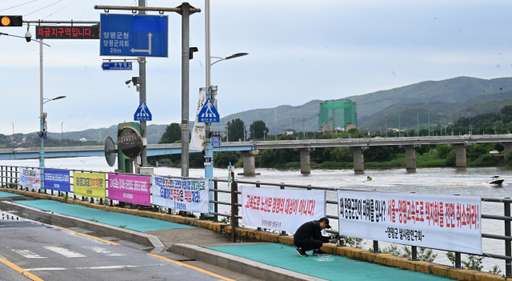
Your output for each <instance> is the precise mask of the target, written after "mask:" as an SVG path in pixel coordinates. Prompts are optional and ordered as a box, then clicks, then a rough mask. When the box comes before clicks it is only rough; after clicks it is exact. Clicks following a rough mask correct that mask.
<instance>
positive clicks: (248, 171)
mask: <svg viewBox="0 0 512 281" xmlns="http://www.w3.org/2000/svg"><path fill="white" fill-rule="evenodd" d="M238 153H239V154H240V156H242V159H243V165H244V172H243V173H239V175H244V176H255V175H259V174H260V173H256V162H255V161H254V156H255V155H259V154H260V152H259V150H252V151H239V152H238Z"/></svg>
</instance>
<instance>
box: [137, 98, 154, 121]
mask: <svg viewBox="0 0 512 281" xmlns="http://www.w3.org/2000/svg"><path fill="white" fill-rule="evenodd" d="M151 117H152V116H151V112H150V111H149V108H148V106H147V105H146V103H145V102H144V101H142V102H141V103H140V105H139V108H137V110H136V111H135V114H134V115H133V120H134V121H151Z"/></svg>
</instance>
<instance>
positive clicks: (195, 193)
mask: <svg viewBox="0 0 512 281" xmlns="http://www.w3.org/2000/svg"><path fill="white" fill-rule="evenodd" d="M152 178H153V186H152V188H151V189H152V191H153V192H152V193H153V195H152V198H153V204H155V205H159V206H163V207H167V208H170V209H175V210H181V211H188V212H199V213H208V203H209V196H208V193H209V192H208V182H209V180H208V179H189V180H182V179H174V178H167V177H160V176H152Z"/></svg>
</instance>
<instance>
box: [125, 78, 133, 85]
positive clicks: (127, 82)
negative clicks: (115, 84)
mask: <svg viewBox="0 0 512 281" xmlns="http://www.w3.org/2000/svg"><path fill="white" fill-rule="evenodd" d="M130 82H132V80H131V79H130V80H127V81H126V82H124V83H126V85H128V84H130Z"/></svg>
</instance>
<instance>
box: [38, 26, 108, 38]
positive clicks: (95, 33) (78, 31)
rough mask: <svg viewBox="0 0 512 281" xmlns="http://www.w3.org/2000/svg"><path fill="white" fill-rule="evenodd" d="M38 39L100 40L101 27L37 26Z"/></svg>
mask: <svg viewBox="0 0 512 281" xmlns="http://www.w3.org/2000/svg"><path fill="white" fill-rule="evenodd" d="M36 38H37V39H100V27H99V26H36Z"/></svg>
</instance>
